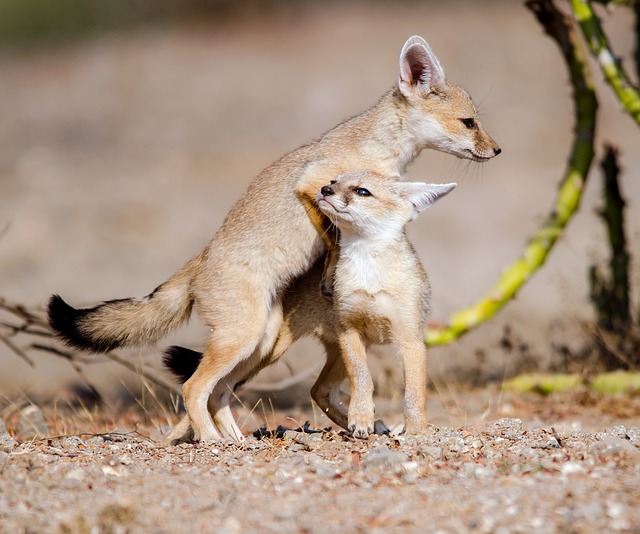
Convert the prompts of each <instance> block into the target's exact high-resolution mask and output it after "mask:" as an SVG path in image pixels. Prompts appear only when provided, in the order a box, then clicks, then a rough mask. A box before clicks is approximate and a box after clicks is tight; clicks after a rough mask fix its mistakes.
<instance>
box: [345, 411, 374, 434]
mask: <svg viewBox="0 0 640 534" xmlns="http://www.w3.org/2000/svg"><path fill="white" fill-rule="evenodd" d="M347 430H349V432H351V435H352V436H353V437H354V438H359V439H367V438H368V437H369V434H373V432H374V430H375V425H374V422H373V417H368V416H357V415H351V416H350V417H349V425H348V426H347Z"/></svg>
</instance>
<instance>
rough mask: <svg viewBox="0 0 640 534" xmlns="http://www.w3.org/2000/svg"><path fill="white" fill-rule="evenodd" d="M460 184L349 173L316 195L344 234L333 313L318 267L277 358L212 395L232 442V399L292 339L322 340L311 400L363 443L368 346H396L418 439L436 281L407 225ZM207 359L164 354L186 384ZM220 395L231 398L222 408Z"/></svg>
mask: <svg viewBox="0 0 640 534" xmlns="http://www.w3.org/2000/svg"><path fill="white" fill-rule="evenodd" d="M455 186H456V184H444V185H440V184H423V183H403V182H397V181H395V180H392V179H390V178H386V177H383V176H380V175H378V174H376V173H373V172H370V171H352V172H348V173H345V174H343V175H341V176H339V177H337V178H336V179H335V180H333V181H332V182H331V184H330V185H327V186H324V187H322V189H321V190H320V192H319V193H318V196H317V199H318V205H319V208H320V210H321V211H322V212H323V213H325V214H326V215H327V216H328V217H329V218H330V220H331V221H332V222H333V223H334V224H335V225H336V226H337V228H338V229H339V230H340V246H339V255H338V258H339V259H338V261H337V264H336V271H335V276H334V282H333V283H334V288H333V289H334V297H335V306H333V305H331V304H330V303H329V301H327V300H326V299H323V298H320V297H319V295H318V290H317V287H318V286H317V284H318V282H319V281H320V278H321V274H322V265H321V263H317V264H316V265H315V266H314V267H313V268H312V269H311V270H310V271H309V272H308V273H307V274H305V275H304V276H302V277H300V278H299V279H298V280H297V281H296V282H295V283H294V284H293V285H292V287H291V288H289V290H288V291H287V292H286V293H285V297H284V301H283V308H284V321H283V324H282V327H281V330H280V332H279V335H278V340H277V341H276V344H275V346H274V349H273V351H272V352H271V353H270V354H268V355H267V356H266V357H265V358H263V359H262V360H260V361H255V360H253V361H252V359H248V360H246V361H245V362H243V363H242V364H240V365H238V367H236V368H235V369H234V370H233V371H232V373H230V374H229V375H228V376H227V377H225V379H224V380H223V381H222V382H221V383H220V386H222V387H220V389H219V394H216V392H214V394H212V395H211V397H210V399H209V411H210V413H211V415H212V417H213V419H214V421H215V422H216V423H218V427H219V429H220V430H221V431H222V433H223V434H224V435H225V437H232V438H236V439H238V433H239V432H240V431H239V429H238V430H237V431H236V430H235V429H234V430H232V431H231V432H229V431H228V430H229V429H228V428H227V426H226V422H225V421H223V420H221V412H222V410H225V411H226V410H227V409H228V406H229V404H228V400H229V397H230V396H231V395H232V392H233V391H234V390H235V389H236V388H237V387H238V386H239V385H240V384H241V383H242V382H244V381H245V380H248V379H250V378H251V377H253V376H254V375H255V374H256V373H257V372H258V371H259V370H260V369H262V368H264V367H265V366H267V365H270V364H272V363H273V362H275V361H276V360H277V359H278V358H280V356H281V355H282V354H283V353H284V352H285V351H286V350H287V348H288V347H289V346H290V345H291V344H292V343H293V342H294V341H296V340H297V339H299V338H301V337H303V336H308V335H315V336H316V337H317V338H318V339H319V340H320V341H321V342H322V344H323V345H324V348H325V351H326V356H327V361H326V363H325V365H324V367H323V369H322V372H321V373H320V375H319V377H318V379H317V381H316V383H315V384H314V386H313V387H312V389H311V394H312V396H313V398H314V400H315V401H316V402H317V403H318V405H319V406H320V408H321V409H322V410H323V411H324V412H325V413H326V414H327V415H328V416H329V418H330V419H331V420H332V421H333V422H335V423H336V424H338V425H339V426H341V427H343V428H348V429H349V430H350V431H352V432H353V433H354V435H355V436H357V437H366V436H367V435H368V434H370V433H371V432H373V428H374V421H373V404H372V399H371V398H372V394H373V384H372V382H371V376H370V374H369V371H368V367H367V365H366V355H365V349H366V346H368V345H370V344H373V343H389V342H393V343H395V344H396V345H397V347H398V350H399V352H400V354H401V356H402V358H403V360H404V374H405V432H406V433H412V434H415V433H419V432H421V431H423V430H424V429H425V426H426V413H425V411H426V348H425V345H424V341H423V334H422V329H423V326H424V325H425V324H426V322H427V316H428V313H429V302H428V298H429V284H428V281H427V276H426V273H425V271H424V269H423V267H422V264H421V263H420V260H419V259H418V257H417V256H416V253H415V251H414V249H413V247H412V246H411V244H410V243H409V242H408V241H407V238H406V235H405V225H406V224H407V223H408V222H409V221H410V220H412V219H414V218H415V217H416V216H417V215H418V214H419V213H421V212H422V211H424V210H425V209H427V208H428V207H429V206H431V205H432V204H433V203H435V202H436V201H437V200H438V199H440V198H441V197H442V196H444V195H446V194H447V193H449V192H450V191H451V190H452V189H453V188H454V187H455ZM201 358H202V355H201V354H200V353H198V352H194V351H191V350H189V349H184V348H181V347H172V348H171V349H169V350H168V351H167V353H166V355H165V364H166V365H167V367H169V369H171V370H172V371H173V372H174V373H175V374H177V375H178V376H179V377H180V379H181V381H183V382H184V381H186V380H188V379H189V378H190V376H191V375H192V374H193V373H194V372H195V370H196V369H197V367H198V365H199V363H200V360H201ZM345 364H346V370H345ZM346 376H348V377H349V380H350V384H351V395H352V396H351V403H350V405H349V410H348V412H347V410H346V409H345V408H344V406H343V404H342V403H341V402H340V385H341V384H342V382H343V380H344V378H345V377H346ZM221 397H227V398H226V399H225V401H224V402H221ZM223 407H224V408H223ZM231 420H232V421H233V418H231ZM233 424H234V425H235V423H233ZM188 429H189V419H188V417H185V418H184V419H183V420H182V421H181V422H180V423H179V424H178V425H177V426H176V427H175V429H174V430H173V431H172V433H171V435H170V436H169V438H168V441H169V442H170V443H175V442H176V441H178V440H180V439H182V438H183V437H185V436H188ZM239 435H240V436H241V434H239ZM189 437H190V436H189Z"/></svg>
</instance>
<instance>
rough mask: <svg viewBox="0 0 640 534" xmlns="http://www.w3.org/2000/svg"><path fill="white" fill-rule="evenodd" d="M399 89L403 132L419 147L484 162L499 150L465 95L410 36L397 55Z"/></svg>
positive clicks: (419, 39)
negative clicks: (403, 119) (403, 111)
mask: <svg viewBox="0 0 640 534" xmlns="http://www.w3.org/2000/svg"><path fill="white" fill-rule="evenodd" d="M398 89H399V90H400V93H401V95H402V97H401V98H402V99H403V100H404V103H405V104H406V113H407V116H406V124H405V126H406V129H407V132H408V134H409V135H412V136H413V137H414V138H415V140H416V141H417V145H418V146H420V147H421V148H433V149H435V150H439V151H441V152H446V153H448V154H453V155H454V156H458V157H459V158H465V159H471V160H474V161H487V160H488V159H491V158H493V157H494V156H497V155H498V154H500V152H501V151H502V150H501V149H500V147H499V146H498V144H497V143H496V142H495V141H494V140H493V139H492V138H491V136H490V135H489V134H488V133H487V132H486V131H485V130H484V129H483V128H482V125H481V124H480V120H479V119H478V110H477V109H476V107H475V106H474V104H473V102H472V100H471V97H470V96H469V95H468V94H467V92H466V91H465V90H464V89H462V88H460V87H458V86H457V85H455V84H454V83H452V82H450V81H449V80H447V78H446V76H445V74H444V70H443V69H442V67H441V65H440V62H439V61H438V58H437V57H436V56H435V54H434V53H433V52H432V50H431V47H430V46H429V44H428V43H427V42H426V41H425V40H424V39H423V38H422V37H419V36H417V35H414V36H413V37H410V38H409V39H408V40H407V42H406V43H405V45H404V47H403V48H402V52H401V53H400V77H399V80H398Z"/></svg>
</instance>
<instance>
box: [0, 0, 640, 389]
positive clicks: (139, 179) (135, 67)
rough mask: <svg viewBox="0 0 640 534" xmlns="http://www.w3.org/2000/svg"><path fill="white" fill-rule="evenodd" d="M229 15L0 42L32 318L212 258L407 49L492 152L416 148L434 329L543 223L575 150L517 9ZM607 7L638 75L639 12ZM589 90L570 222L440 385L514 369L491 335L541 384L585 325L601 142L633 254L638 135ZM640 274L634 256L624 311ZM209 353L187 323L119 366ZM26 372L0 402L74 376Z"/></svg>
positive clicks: (5, 255) (8, 361)
mask: <svg viewBox="0 0 640 534" xmlns="http://www.w3.org/2000/svg"><path fill="white" fill-rule="evenodd" d="M10 3H11V2H10ZM13 4H16V2H13ZM37 4H38V3H37V2H36V5H37ZM62 4H64V5H67V7H68V6H69V5H71V6H73V2H71V1H70V0H65V2H62ZM62 4H61V5H62ZM194 4H195V5H196V6H197V5H198V3H197V2H196V3H194ZM202 4H204V3H202ZM217 4H219V6H218V7H217V8H216V7H215V6H216V5H217ZM45 5H46V3H41V7H42V9H44V7H43V6H45ZM136 5H137V6H138V8H139V7H140V6H144V5H147V4H145V3H144V2H141V3H138V4H136ZM162 5H164V6H165V7H166V6H167V5H172V4H171V3H170V2H165V3H164V4H162ZM231 5H232V3H225V2H218V3H213V4H212V6H213V7H211V6H209V9H206V10H203V11H202V12H200V11H198V10H197V9H196V10H195V11H194V13H191V14H190V15H188V16H176V17H169V16H166V17H156V18H154V17H153V16H151V15H153V10H152V9H151V10H150V11H151V15H150V16H149V17H148V20H146V19H145V18H144V17H141V19H142V22H140V21H136V22H135V23H131V24H127V23H124V22H123V23H120V22H121V21H120V22H118V19H117V18H116V23H114V24H113V25H111V26H109V25H107V26H108V27H100V28H98V29H96V30H92V31H89V29H87V31H86V32H80V33H82V35H81V36H76V37H74V38H69V39H56V38H50V39H49V38H48V37H47V35H46V32H45V33H43V34H42V35H40V34H38V33H37V32H35V34H34V35H35V37H34V38H35V40H36V42H35V43H34V42H30V41H29V40H28V39H27V40H26V42H24V43H23V42H21V41H20V40H16V39H14V40H11V39H9V38H7V39H6V41H5V40H2V47H1V48H0V296H2V297H4V298H6V299H8V300H10V301H13V302H19V303H22V304H25V305H27V306H44V305H45V303H46V301H47V299H48V298H49V296H50V295H51V294H52V293H59V294H60V295H62V296H63V297H64V298H65V299H67V300H68V302H70V303H71V304H73V305H75V306H88V305H93V304H95V303H97V302H99V301H101V300H106V299H113V298H122V297H130V296H142V295H145V294H147V293H149V292H150V291H151V290H153V288H154V287H156V286H157V285H158V284H159V283H160V282H162V281H164V280H165V279H166V278H167V277H168V276H169V275H171V274H172V273H173V272H174V271H175V270H176V269H178V268H179V267H180V266H182V264H183V263H185V262H186V261H187V260H188V259H189V258H190V257H191V256H192V255H193V254H195V253H196V252H197V251H198V250H199V249H200V248H201V247H203V246H204V245H205V244H206V243H207V241H208V240H209V239H210V238H211V236H212V235H213V233H214V232H215V231H216V230H217V228H218V227H219V226H220V224H221V223H222V221H223V218H224V216H225V214H226V213H227V211H228V210H229V208H230V207H231V206H232V204H233V203H234V201H235V200H236V199H238V197H239V196H240V195H241V194H242V193H243V191H244V190H245V189H246V187H247V186H248V184H249V183H250V182H251V180H252V179H253V178H254V177H255V176H256V175H257V174H258V172H259V171H260V170H261V169H262V168H264V167H265V166H267V165H269V164H270V163H271V162H273V161H274V160H276V159H277V158H279V157H280V156H281V155H282V154H284V153H285V152H287V151H289V150H292V149H293V148H295V147H297V146H298V145H300V144H302V143H305V142H308V141H309V140H311V139H312V138H313V137H315V136H317V135H319V134H321V133H322V132H324V131H326V130H328V129H330V128H331V127H333V126H334V125H335V124H337V123H338V122H340V121H342V120H344V119H345V118H348V117H350V116H352V115H354V114H357V113H359V112H361V111H363V110H364V109H366V108H368V107H369V106H371V105H372V104H373V103H375V102H376V100H377V99H378V98H379V97H380V96H381V95H382V94H383V93H384V92H385V91H386V90H387V89H388V88H389V87H391V86H392V85H393V84H394V83H395V82H396V79H397V74H398V56H399V53H400V49H401V47H402V44H403V43H404V41H405V39H406V38H407V37H409V36H410V35H412V34H419V35H422V36H423V37H424V38H426V39H427V41H429V43H430V44H431V46H432V48H433V50H434V52H435V53H436V54H437V55H438V57H439V58H440V61H441V63H442V65H443V67H444V69H445V71H446V72H447V75H448V76H449V78H450V79H451V80H453V81H455V82H456V83H458V84H460V85H461V86H463V87H464V88H466V89H467V91H468V92H469V93H470V94H471V95H472V97H473V98H474V100H475V102H476V104H477V105H478V106H479V108H480V111H481V118H482V121H483V125H484V126H485V128H486V129H487V131H488V132H489V133H490V134H491V135H492V136H493V137H494V138H495V139H496V140H497V141H498V142H499V143H500V145H501V147H502V150H503V152H502V154H501V155H500V156H499V157H498V158H495V159H494V160H492V161H490V162H488V163H486V164H484V165H478V164H475V163H470V162H467V161H460V160H457V159H455V158H453V157H452V156H448V155H443V154H438V153H433V152H430V151H425V152H423V154H422V155H421V156H420V157H419V158H418V160H417V161H416V163H415V164H414V165H413V166H412V167H411V168H410V169H409V173H408V176H407V179H408V180H416V181H418V180H420V181H433V182H450V181H457V182H459V184H460V185H459V187H458V189H457V190H456V191H455V193H454V194H452V195H450V196H449V197H448V198H447V199H446V201H445V202H442V203H440V204H439V205H438V206H437V207H436V208H434V209H433V210H431V211H430V212H429V213H428V214H427V215H426V216H424V217H421V218H419V219H418V220H417V221H416V222H414V223H412V225H411V228H410V237H411V239H412V241H413V242H414V243H415V245H416V248H417V250H418V252H419V254H420V256H421V258H422V259H423V262H424V264H425V266H426V268H427V271H428V272H429V275H430V279H431V283H432V288H433V314H432V318H433V320H434V321H446V320H447V318H448V317H449V315H450V314H451V313H452V312H454V311H456V310H458V309H460V308H461V307H465V306H468V305H470V304H472V303H473V302H474V301H475V300H476V299H478V298H479V297H481V296H482V295H484V294H485V293H486V292H487V291H488V289H489V288H490V287H491V286H492V285H493V283H494V282H495V281H496V280H497V278H498V277H499V275H500V273H501V272H502V270H503V269H504V268H505V267H506V266H507V265H508V264H509V263H510V262H512V261H513V260H514V259H516V257H517V256H518V255H519V254H520V253H521V251H522V248H523V245H524V244H525V242H526V240H527V239H528V238H529V237H530V236H531V235H532V234H533V232H534V231H535V230H536V229H537V228H538V226H539V225H540V224H541V223H542V222H543V221H544V219H545V217H546V216H547V213H548V212H549V210H550V208H551V204H552V200H553V198H554V195H555V193H556V187H557V184H558V182H559V180H560V178H561V176H562V174H563V172H564V168H565V164H566V159H567V156H568V151H569V145H570V142H571V136H572V128H573V113H572V102H571V99H570V87H569V83H568V81H567V80H568V78H567V74H566V70H565V65H564V64H563V61H562V58H561V56H560V54H559V52H558V50H557V48H556V45H555V44H554V43H553V42H552V41H551V40H550V39H549V38H547V37H546V36H545V35H543V33H542V30H541V28H540V26H539V25H538V23H537V22H536V21H535V19H534V18H533V16H532V15H531V14H530V13H529V12H528V11H527V10H526V9H525V8H524V7H523V5H522V3H521V2H509V1H491V2H462V1H454V2H435V1H432V2H349V3H347V2H290V3H286V2H279V3H278V2H276V3H274V4H273V5H271V6H270V7H268V8H267V7H264V6H262V5H261V4H260V3H257V2H256V3H248V4H246V7H245V8H244V9H240V8H232V7H229V6H231ZM174 7H175V5H174ZM178 11H179V10H178ZM599 13H600V14H602V15H603V20H604V23H605V28H606V30H607V32H608V34H609V37H610V38H611V41H612V46H613V48H614V50H615V51H616V53H617V54H618V55H620V56H621V57H622V58H623V60H624V62H625V65H626V67H627V70H628V72H630V73H631V75H632V76H633V77H634V80H635V70H634V69H633V68H632V64H633V63H632V60H631V57H632V54H633V49H634V46H635V43H634V37H633V23H634V21H633V17H632V16H631V11H630V10H629V9H624V8H619V9H612V10H608V11H606V12H605V11H604V10H600V11H599ZM605 13H606V14H605ZM137 15H138V16H140V13H137ZM124 20H125V22H126V17H124ZM3 24H4V26H1V27H3V28H4V30H0V31H7V28H8V26H7V23H6V19H5V23H3ZM79 24H80V26H82V21H80V23H79ZM87 24H89V22H87ZM45 26H46V24H45ZM76 30H77V29H76ZM74 31H75V30H74ZM43 32H44V30H43ZM38 37H42V39H39V38H38ZM594 74H595V80H596V83H597V86H598V97H599V101H600V108H599V126H598V134H597V143H596V147H597V154H596V159H595V160H594V164H593V166H592V171H591V174H590V177H589V181H588V183H587V191H586V193H585V195H584V198H583V203H582V207H581V210H580V213H579V214H578V215H577V216H576V217H575V218H574V220H572V221H571V223H570V225H569V227H568V230H567V231H566V233H565V234H564V235H563V237H562V238H561V240H560V242H559V243H558V244H557V246H556V247H555V249H554V250H553V251H552V253H551V255H550V258H549V260H548V262H547V264H546V265H545V266H544V267H543V268H542V270H540V271H539V272H538V273H537V274H536V275H535V277H534V278H533V279H531V280H530V281H529V282H528V283H527V285H526V286H525V287H524V289H523V290H522V291H521V292H520V293H519V294H518V296H517V298H516V299H515V300H514V301H513V302H511V303H509V304H508V305H507V307H506V308H505V309H504V310H503V311H502V312H501V313H500V314H499V315H498V316H497V317H495V318H494V319H493V320H491V321H490V322H489V323H488V324H485V325H483V326H482V327H481V328H479V329H478V330H476V331H474V332H472V333H470V334H469V335H467V336H465V337H463V338H462V339H461V340H459V341H457V342H455V343H453V344H451V345H449V346H444V347H437V348H433V349H432V350H431V357H430V373H431V375H432V377H433V378H434V380H436V381H440V382H448V381H453V380H456V379H457V380H461V381H465V380H467V381H469V380H476V379H480V378H482V379H498V380H499V379H500V378H501V377H503V376H507V375H509V374H511V373H512V372H514V371H515V370H517V367H518V365H520V364H521V363H522V362H521V361H519V359H521V356H522V354H518V353H517V351H513V350H512V351H509V350H506V349H505V346H504V343H503V342H502V339H503V336H504V332H505V327H508V328H509V329H510V332H511V336H512V337H513V338H514V339H516V340H517V342H518V343H519V344H520V345H521V347H524V346H525V345H526V348H525V349H523V350H522V351H521V352H526V355H527V358H528V359H529V360H530V361H529V365H531V362H533V365H534V366H539V368H541V369H542V368H544V366H545V365H547V364H548V361H549V358H550V357H551V354H552V349H551V345H552V344H553V343H556V342H557V341H558V338H559V337H560V338H565V339H564V340H565V341H566V342H572V343H573V342H576V343H579V342H580V336H583V335H584V332H585V330H584V324H585V323H587V324H588V323H589V321H591V320H592V319H593V309H592V307H591V304H590V301H589V295H588V293H589V289H588V278H587V272H588V268H589V266H590V265H592V264H604V263H606V261H607V254H608V247H607V243H606V236H605V230H604V226H603V225H602V222H601V220H600V219H599V217H598V215H597V209H598V208H599V207H600V206H601V205H602V200H601V173H600V169H599V165H598V162H599V158H600V157H601V156H602V152H603V148H602V147H603V142H605V141H610V142H611V143H613V144H615V145H616V146H617V147H618V148H619V149H620V162H621V164H622V166H623V175H622V186H623V195H624V197H625V198H626V200H627V202H628V209H627V212H626V215H627V235H628V239H629V248H630V253H631V255H632V259H636V258H637V257H638V256H639V255H640V211H639V210H638V206H637V201H638V199H640V132H639V131H638V128H637V126H636V125H635V124H634V123H633V122H632V120H631V119H630V118H629V117H628V116H627V115H625V114H624V113H623V112H622V111H621V110H620V108H619V105H618V104H617V102H616V101H615V99H614V97H613V96H612V94H611V91H610V90H609V88H608V87H606V86H605V85H604V83H603V80H602V76H601V74H600V71H599V70H597V68H595V65H594ZM636 81H637V80H636ZM639 274H640V271H639V269H638V263H637V262H635V263H633V269H632V279H631V284H632V288H634V290H635V292H634V299H635V300H634V302H635V303H636V304H637V302H638V298H637V297H638V292H637V287H638V282H640V276H639ZM233 306H234V303H233V302H230V303H229V311H230V313H233ZM634 313H636V314H637V313H638V310H637V305H636V306H635V308H634ZM203 339H204V329H203V328H202V326H201V325H200V324H199V323H198V321H197V319H195V318H194V320H193V321H192V324H191V325H190V327H189V328H186V329H183V330H180V331H179V332H177V333H176V334H175V336H173V337H172V338H171V339H167V340H166V343H163V344H162V345H161V346H158V347H154V348H151V349H145V350H141V351H130V352H129V355H130V357H131V358H132V361H136V360H139V359H140V358H145V359H147V360H148V361H149V362H151V364H152V365H154V366H156V367H158V368H160V365H161V364H160V357H159V353H160V351H161V350H162V349H163V348H164V347H165V346H168V345H169V344H170V343H176V342H178V343H182V344H184V345H186V346H189V347H192V348H198V347H199V346H200V344H201V343H202V341H203ZM32 356H33V358H34V363H35V365H34V366H33V367H31V366H29V365H27V364H26V363H25V362H24V361H22V360H21V359H19V358H18V357H16V355H15V354H13V353H12V352H10V351H9V350H8V349H7V348H6V347H5V346H4V345H2V344H0V394H3V395H12V394H15V393H17V392H18V393H19V392H23V393H28V394H45V395H49V394H57V393H58V392H60V391H61V390H62V389H64V388H65V387H67V386H68V384H70V383H71V382H73V381H76V380H77V378H76V376H75V374H74V372H73V370H72V369H71V368H70V367H69V365H68V364H67V363H66V362H64V361H62V360H59V359H56V358H55V357H53V356H52V355H50V354H38V353H34V354H33V355H32ZM321 359H322V353H321V349H320V348H319V346H317V345H316V344H315V343H314V342H312V341H308V342H305V343H301V344H300V345H298V346H297V347H296V348H295V349H294V350H292V351H291V353H290V354H289V355H288V356H287V358H286V361H287V362H286V364H285V363H279V364H277V365H276V366H274V367H273V368H271V369H268V370H267V371H265V373H263V374H262V375H261V376H260V377H258V378H257V379H256V380H257V381H260V380H266V381H273V380H279V379H280V378H282V377H286V376H289V375H290V374H291V373H292V372H293V373H295V372H297V371H299V370H301V369H304V368H305V367H308V366H311V365H315V362H317V361H318V360H321ZM102 361H103V360H102ZM372 364H373V365H376V366H377V368H378V374H384V373H387V374H389V373H390V372H391V371H390V370H393V369H397V367H398V363H397V362H396V360H395V358H394V357H393V356H392V355H390V354H388V353H386V352H385V351H378V352H376V353H375V354H373V355H372ZM87 374H88V376H90V377H91V378H92V380H95V381H96V383H99V384H100V388H101V390H102V391H103V393H106V394H107V395H108V392H109V391H116V390H117V389H118V388H119V384H120V382H121V380H127V378H126V377H125V378H123V376H125V375H126V373H125V372H124V371H123V370H122V369H120V368H118V366H116V365H115V364H114V363H113V362H105V363H100V364H96V365H91V366H88V368H87ZM474 376H476V377H480V378H474Z"/></svg>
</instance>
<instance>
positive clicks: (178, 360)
mask: <svg viewBox="0 0 640 534" xmlns="http://www.w3.org/2000/svg"><path fill="white" fill-rule="evenodd" d="M200 360H202V353H201V352H197V351H195V350H191V349H185V348H184V347H177V346H175V345H174V346H173V347H169V348H168V349H167V350H165V351H164V357H163V359H162V362H163V363H164V365H165V367H166V368H167V369H169V371H171V372H172V373H173V374H174V375H176V376H177V377H178V381H179V382H180V383H181V384H184V383H185V382H186V381H187V380H189V378H191V375H192V374H193V373H195V372H196V369H197V368H198V365H200Z"/></svg>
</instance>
